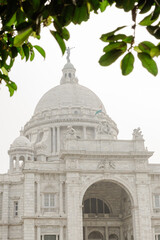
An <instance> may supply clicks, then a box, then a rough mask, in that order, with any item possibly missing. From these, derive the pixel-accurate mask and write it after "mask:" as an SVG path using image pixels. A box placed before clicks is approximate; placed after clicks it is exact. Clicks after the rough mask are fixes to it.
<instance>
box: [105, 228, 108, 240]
mask: <svg viewBox="0 0 160 240" xmlns="http://www.w3.org/2000/svg"><path fill="white" fill-rule="evenodd" d="M105 240H108V226H107V225H106V226H105Z"/></svg>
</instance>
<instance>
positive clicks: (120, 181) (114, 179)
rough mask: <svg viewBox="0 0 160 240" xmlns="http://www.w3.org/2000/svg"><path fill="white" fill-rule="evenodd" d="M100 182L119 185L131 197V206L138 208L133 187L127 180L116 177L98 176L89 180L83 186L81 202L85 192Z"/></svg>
mask: <svg viewBox="0 0 160 240" xmlns="http://www.w3.org/2000/svg"><path fill="white" fill-rule="evenodd" d="M100 181H107V182H112V183H115V184H118V185H119V186H120V187H122V188H123V189H124V190H125V191H126V192H127V194H128V195H129V197H130V200H131V205H132V206H136V205H137V204H136V197H135V193H134V188H133V187H131V185H129V184H128V183H127V181H125V180H123V179H121V178H118V177H115V176H97V177H95V178H92V179H88V181H84V184H83V185H82V188H81V193H80V198H81V199H80V200H81V202H83V197H84V195H85V192H86V191H87V189H88V188H89V187H90V186H91V185H92V184H94V183H96V182H100Z"/></svg>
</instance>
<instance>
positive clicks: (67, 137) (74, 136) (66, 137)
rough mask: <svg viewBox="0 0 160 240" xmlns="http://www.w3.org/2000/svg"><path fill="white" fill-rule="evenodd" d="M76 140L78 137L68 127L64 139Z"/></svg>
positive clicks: (73, 130)
mask: <svg viewBox="0 0 160 240" xmlns="http://www.w3.org/2000/svg"><path fill="white" fill-rule="evenodd" d="M78 138H80V137H79V136H78V135H77V132H76V130H75V129H74V128H72V126H68V127H67V132H66V134H65V139H78Z"/></svg>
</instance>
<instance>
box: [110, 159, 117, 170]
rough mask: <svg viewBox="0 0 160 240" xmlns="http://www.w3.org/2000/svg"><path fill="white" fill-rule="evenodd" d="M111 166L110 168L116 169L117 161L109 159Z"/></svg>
mask: <svg viewBox="0 0 160 240" xmlns="http://www.w3.org/2000/svg"><path fill="white" fill-rule="evenodd" d="M108 164H109V168H110V169H115V168H116V164H115V162H113V161H109V163H108Z"/></svg>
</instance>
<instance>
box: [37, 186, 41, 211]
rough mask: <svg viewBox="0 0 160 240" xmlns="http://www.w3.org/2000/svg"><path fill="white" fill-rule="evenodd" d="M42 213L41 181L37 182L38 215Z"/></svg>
mask: <svg viewBox="0 0 160 240" xmlns="http://www.w3.org/2000/svg"><path fill="white" fill-rule="evenodd" d="M40 213H41V196H40V181H37V214H38V215H40Z"/></svg>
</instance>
